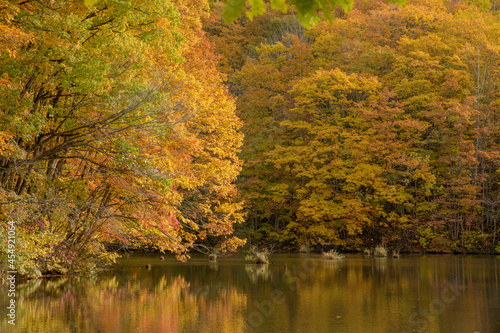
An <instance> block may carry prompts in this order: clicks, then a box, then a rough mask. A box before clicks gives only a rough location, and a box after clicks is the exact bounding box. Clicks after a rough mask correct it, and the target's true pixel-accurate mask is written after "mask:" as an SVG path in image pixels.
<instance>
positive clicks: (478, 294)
mask: <svg viewBox="0 0 500 333" xmlns="http://www.w3.org/2000/svg"><path fill="white" fill-rule="evenodd" d="M273 259H274V262H273V263H272V264H270V265H256V264H248V263H247V262H245V261H244V260H243V259H242V258H224V259H222V260H218V261H217V262H209V261H208V260H206V259H205V258H201V257H198V258H194V259H193V260H191V261H190V262H189V263H178V262H175V261H174V260H173V259H172V258H167V259H166V260H164V261H159V260H158V259H156V258H155V257H146V256H142V257H141V256H135V257H130V258H126V259H123V260H121V261H120V263H119V266H117V268H116V271H114V272H109V273H106V274H103V275H101V276H98V277H94V278H81V279H80V278H62V279H53V280H35V281H29V282H24V283H19V281H18V285H17V290H18V292H19V297H18V309H17V320H16V324H17V325H16V329H15V330H12V327H11V325H9V324H7V317H6V316H2V317H1V318H0V331H1V332H11V331H12V332H30V333H36V332H57V333H62V332H89V333H92V332H104V333H108V332H125V333H127V332H218V333H222V332H231V333H233V332H238V333H240V332H380V333H382V332H383V333H387V332H399V333H400V332H430V333H437V332H471V333H472V332H481V333H485V332H492V333H493V332H500V290H499V289H500V287H499V276H500V259H499V258H495V257H486V256H484V257H479V256H478V257H473V256H469V257H463V256H422V257H420V256H407V257H405V256H402V257H401V258H398V259H393V258H370V257H363V256H361V255H360V256H351V257H349V258H347V259H344V260H323V259H321V258H320V257H319V256H315V255H309V256H304V255H276V256H274V258H273ZM146 265H151V267H150V269H146ZM285 265H286V266H285ZM285 267H286V268H285ZM2 288H3V289H1V288H0V289H1V290H0V306H1V308H3V309H5V308H6V307H7V302H8V301H9V299H8V298H7V291H6V290H5V288H4V287H2Z"/></svg>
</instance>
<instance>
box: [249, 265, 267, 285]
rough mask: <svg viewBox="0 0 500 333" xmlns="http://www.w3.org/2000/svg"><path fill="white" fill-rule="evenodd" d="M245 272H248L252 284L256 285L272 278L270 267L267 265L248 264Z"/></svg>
mask: <svg viewBox="0 0 500 333" xmlns="http://www.w3.org/2000/svg"><path fill="white" fill-rule="evenodd" d="M245 272H247V274H248V277H249V278H250V281H252V283H256V282H257V281H259V280H269V279H270V277H271V272H270V271H269V265H267V264H261V265H258V264H246V265H245Z"/></svg>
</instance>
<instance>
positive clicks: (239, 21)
mask: <svg viewBox="0 0 500 333" xmlns="http://www.w3.org/2000/svg"><path fill="white" fill-rule="evenodd" d="M492 1H493V2H490V1H489V0H468V1H466V0H408V1H407V2H406V4H404V5H402V4H391V3H388V2H386V1H381V0H369V1H356V2H355V3H354V4H353V6H352V8H350V10H349V11H348V12H346V11H344V10H343V9H342V8H336V9H334V8H332V10H331V12H330V11H325V10H323V11H317V13H315V14H314V16H313V18H314V20H313V19H310V18H309V17H306V19H307V20H305V21H304V16H303V15H301V13H300V11H299V12H298V13H297V12H295V11H294V8H292V7H289V8H288V10H285V9H284V8H281V7H279V6H276V4H277V3H281V2H282V1H272V3H273V4H275V5H273V8H274V9H273V8H271V6H270V5H269V6H268V7H267V8H264V9H262V10H260V12H259V15H253V14H252V12H247V14H246V15H245V14H243V15H239V14H238V15H234V17H230V21H232V23H230V24H228V9H227V8H228V7H227V6H228V4H227V3H224V2H223V1H207V0H147V1H136V0H126V1H118V0H100V1H83V0H81V1H80V0H78V1H76V0H68V1H63V0H54V1H48V0H43V1H24V2H18V1H11V0H0V43H1V48H0V148H1V150H0V219H1V220H2V227H1V228H0V234H1V239H2V242H1V243H0V253H1V254H2V256H1V257H2V260H5V262H4V263H3V264H5V263H6V260H7V257H8V256H7V253H9V252H8V251H9V248H8V243H7V241H5V242H4V241H3V240H7V235H8V230H9V228H8V226H14V225H15V230H16V255H17V257H16V260H17V265H18V270H19V273H20V274H23V275H27V276H40V275H42V274H67V273H74V274H80V273H86V272H93V271H97V270H99V269H100V268H102V267H104V266H106V265H107V264H109V263H110V262H113V261H114V259H115V258H116V257H117V256H118V254H117V253H119V251H121V250H124V249H125V250H131V249H142V250H148V251H160V252H172V253H175V254H176V255H177V257H178V259H179V260H186V259H187V258H188V257H189V255H190V253H192V252H193V251H199V252H203V253H205V254H225V253H231V252H234V251H239V250H241V249H242V248H243V249H245V248H247V247H248V246H250V245H255V246H258V247H259V248H266V247H267V248H271V247H272V248H273V251H284V252H297V251H298V250H299V249H304V248H310V249H312V250H314V249H315V250H321V249H325V248H328V247H335V248H337V249H340V250H342V251H361V250H363V249H366V248H373V247H375V246H376V245H383V246H385V247H387V248H389V249H393V250H396V251H402V252H437V253H495V252H499V253H500V230H499V227H500V84H499V82H500V20H499V15H500V8H499V6H500V4H497V3H496V2H494V1H495V0H492ZM229 2H231V1H229ZM320 2H321V1H320ZM250 3H259V1H250ZM297 3H300V1H298V2H297ZM229 4H230V3H229ZM341 7H342V6H341ZM279 9H283V10H279ZM295 9H297V8H295ZM299 9H300V8H299ZM229 16H230V15H229ZM301 22H302V23H304V22H306V24H305V25H306V26H307V27H304V25H303V24H301ZM307 22H310V23H311V24H307Z"/></svg>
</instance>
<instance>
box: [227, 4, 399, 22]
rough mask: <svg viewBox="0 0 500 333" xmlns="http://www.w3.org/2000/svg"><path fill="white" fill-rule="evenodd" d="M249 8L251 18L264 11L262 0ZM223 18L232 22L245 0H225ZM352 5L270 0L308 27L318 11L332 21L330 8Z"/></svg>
mask: <svg viewBox="0 0 500 333" xmlns="http://www.w3.org/2000/svg"><path fill="white" fill-rule="evenodd" d="M391 1H392V2H395V3H399V4H404V3H405V2H406V1H405V0H391ZM249 3H250V9H249V10H248V11H247V12H246V15H247V16H248V17H249V18H250V19H252V18H253V17H254V16H255V15H262V14H263V13H265V12H266V4H265V1H264V0H250V1H249ZM225 4H226V6H225V8H224V20H225V21H226V24H229V23H231V22H233V21H234V20H235V19H236V18H238V17H239V16H240V15H242V14H243V13H244V12H245V9H246V1H245V0H225ZM353 5H354V1H353V0H294V1H288V2H287V0H271V8H272V9H276V10H280V11H282V12H285V11H287V10H288V8H289V7H292V8H293V9H294V12H295V13H296V15H297V17H298V19H299V21H300V23H302V24H303V25H304V26H305V27H306V28H310V27H312V26H314V25H315V24H317V23H318V22H319V19H320V18H319V16H318V14H317V13H318V11H321V12H322V13H323V14H324V15H325V18H326V19H327V20H328V21H332V19H333V15H332V12H331V11H332V9H334V8H335V7H337V6H339V7H340V8H342V9H343V10H344V11H348V10H350V9H351V8H352V6H353Z"/></svg>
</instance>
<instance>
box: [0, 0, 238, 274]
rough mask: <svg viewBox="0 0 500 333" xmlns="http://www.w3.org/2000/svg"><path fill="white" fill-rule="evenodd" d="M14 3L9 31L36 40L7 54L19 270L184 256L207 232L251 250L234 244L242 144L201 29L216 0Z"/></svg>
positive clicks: (6, 179)
mask: <svg viewBox="0 0 500 333" xmlns="http://www.w3.org/2000/svg"><path fill="white" fill-rule="evenodd" d="M6 8H7V9H6V10H9V11H10V13H12V15H13V17H14V18H13V19H7V20H6V21H4V22H2V24H3V25H2V26H1V28H2V29H4V30H5V29H7V28H5V27H8V28H9V29H10V30H11V31H16V33H17V34H18V35H20V36H24V37H23V39H21V40H18V41H15V42H14V41H11V42H10V44H9V49H7V51H8V52H2V54H1V55H0V56H1V61H0V66H1V67H0V68H1V72H2V73H4V75H3V77H2V81H1V84H0V95H1V96H2V98H1V100H2V102H1V107H0V110H1V111H0V119H1V121H0V124H1V125H0V133H1V135H0V144H1V145H2V148H3V149H2V153H1V155H0V182H1V198H2V200H1V204H2V213H3V217H4V218H5V219H8V220H14V221H16V222H17V223H18V228H19V235H20V236H19V240H20V244H24V245H22V246H23V249H24V250H23V251H24V252H23V256H24V258H25V260H24V261H22V262H21V266H20V268H19V270H20V271H21V272H22V273H28V274H33V275H37V274H40V273H41V272H49V271H53V272H63V273H64V272H67V271H68V270H76V271H80V272H84V271H89V270H93V269H94V268H95V267H96V266H99V265H100V264H106V263H109V260H110V259H112V258H113V255H112V253H107V252H106V251H105V247H104V246H105V245H106V244H114V245H119V246H132V247H150V248H157V249H160V250H162V251H164V250H168V251H172V252H174V253H176V254H177V255H178V256H179V258H180V259H183V258H185V256H186V254H187V253H188V251H189V250H190V249H191V248H192V247H193V246H194V244H196V243H197V242H198V241H200V240H201V241H206V239H207V238H208V237H212V238H214V237H215V238H214V239H212V240H211V241H212V242H214V244H218V246H220V247H222V248H223V249H228V250H233V249H234V248H235V247H236V246H237V245H239V244H242V242H243V241H241V240H239V239H236V238H231V237H230V236H229V235H230V234H231V233H232V224H233V223H235V222H238V221H241V219H242V215H241V212H240V208H241V204H240V203H238V202H235V201H234V200H233V197H234V195H235V192H236V190H235V188H234V185H233V184H232V182H233V180H234V179H235V178H236V176H237V174H238V170H239V164H240V162H239V160H238V158H237V154H238V150H239V146H240V144H241V140H242V137H241V135H240V134H239V131H238V129H239V121H238V119H237V118H236V116H235V115H234V102H233V101H232V99H231V98H230V97H229V96H228V93H227V90H226V89H225V88H224V87H223V86H222V82H221V81H222V78H221V76H220V75H219V74H218V72H217V71H216V70H215V66H216V62H215V57H214V56H213V54H212V53H211V52H210V51H209V50H210V45H209V43H208V42H207V40H206V38H205V37H204V35H203V33H202V32H201V26H200V23H199V22H200V18H201V16H203V15H205V14H204V13H205V12H206V9H207V4H206V3H205V2H199V1H193V2H192V3H186V2H182V3H180V2H179V3H178V2H175V1H154V0H152V1H146V2H137V1H126V2H123V1H122V2H116V1H113V0H110V1H99V2H96V3H94V4H93V5H90V6H88V7H87V6H84V5H83V3H81V2H79V1H69V2H67V1H65V2H61V1H50V2H35V3H31V2H24V3H20V4H16V5H9V6H7V7H6ZM61 27H64V28H62V29H61ZM9 50H10V51H9ZM201 54H203V57H202V56H201ZM206 92H210V94H209V95H207V94H205V93H206ZM1 231H2V232H4V230H3V228H2V230H1ZM5 250H6V248H5V244H2V251H5Z"/></svg>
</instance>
